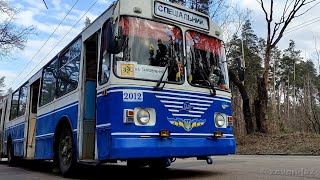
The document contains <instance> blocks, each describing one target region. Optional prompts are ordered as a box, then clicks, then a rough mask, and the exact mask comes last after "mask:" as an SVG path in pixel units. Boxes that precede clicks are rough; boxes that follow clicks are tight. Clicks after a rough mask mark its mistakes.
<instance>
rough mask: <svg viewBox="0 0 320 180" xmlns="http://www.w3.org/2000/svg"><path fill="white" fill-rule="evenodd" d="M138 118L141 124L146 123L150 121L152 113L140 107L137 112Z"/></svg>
mask: <svg viewBox="0 0 320 180" xmlns="http://www.w3.org/2000/svg"><path fill="white" fill-rule="evenodd" d="M137 120H138V122H139V123H140V124H141V125H146V124H148V122H149V121H150V113H149V112H148V111H147V110H144V109H140V110H139V111H138V114H137Z"/></svg>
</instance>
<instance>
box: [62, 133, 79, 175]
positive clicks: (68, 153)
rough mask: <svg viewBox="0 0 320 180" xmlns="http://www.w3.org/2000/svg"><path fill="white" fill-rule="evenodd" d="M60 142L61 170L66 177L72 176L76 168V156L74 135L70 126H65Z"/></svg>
mask: <svg viewBox="0 0 320 180" xmlns="http://www.w3.org/2000/svg"><path fill="white" fill-rule="evenodd" d="M58 143H59V145H58V161H59V168H60V172H61V174H62V175H63V176H64V177H70V176H72V173H73V172H74V170H75V166H76V158H75V148H74V144H73V136H72V133H71V131H70V130H69V129H68V128H63V130H62V131H61V134H60V138H59V142H58Z"/></svg>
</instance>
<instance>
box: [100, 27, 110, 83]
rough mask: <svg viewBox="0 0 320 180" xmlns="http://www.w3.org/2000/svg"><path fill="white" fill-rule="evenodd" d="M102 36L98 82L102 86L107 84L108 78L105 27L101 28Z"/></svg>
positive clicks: (108, 62) (108, 67) (108, 61)
mask: <svg viewBox="0 0 320 180" xmlns="http://www.w3.org/2000/svg"><path fill="white" fill-rule="evenodd" d="M102 32H103V33H102V36H101V56H100V66H99V67H100V69H99V72H100V73H99V82H100V84H104V83H106V82H108V80H109V77H110V69H111V67H110V65H111V63H110V57H111V56H110V54H109V53H107V49H106V47H107V46H106V43H107V39H106V37H107V34H106V32H107V31H106V25H104V26H103V29H102Z"/></svg>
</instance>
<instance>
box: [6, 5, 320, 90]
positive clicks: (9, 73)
mask: <svg viewBox="0 0 320 180" xmlns="http://www.w3.org/2000/svg"><path fill="white" fill-rule="evenodd" d="M76 1H77V0H65V1H62V0H46V3H47V6H48V9H47V8H46V7H45V5H44V3H43V1H42V0H10V3H11V4H12V5H13V6H14V7H16V8H18V9H19V10H20V13H19V14H18V16H17V17H16V22H17V24H19V25H24V26H30V25H33V26H34V27H36V30H35V33H36V35H32V36H31V37H30V40H29V41H28V43H27V46H26V48H25V50H24V51H23V52H17V53H13V59H12V60H7V61H1V62H0V77H1V76H6V81H5V83H6V85H7V86H9V85H11V87H13V89H15V88H17V86H18V85H20V84H21V83H23V82H25V81H26V80H27V78H29V77H30V76H31V75H32V74H34V73H35V72H37V71H38V70H39V69H40V68H41V67H42V66H43V65H44V64H46V63H47V62H48V61H49V60H50V59H51V58H52V57H53V56H54V55H56V54H57V53H58V52H59V51H60V50H61V49H62V48H63V47H64V46H65V45H66V44H68V43H69V42H70V41H71V40H72V39H73V38H74V37H75V36H76V35H77V34H78V33H80V31H81V30H82V28H83V27H84V20H85V19H86V17H89V18H90V19H91V20H92V21H93V20H94V19H95V18H96V17H98V16H99V15H100V14H101V13H102V12H103V11H104V10H105V9H106V8H107V7H108V6H109V5H110V4H111V2H112V1H111V0H98V1H97V3H96V4H95V5H94V6H93V7H92V9H91V10H90V11H88V12H87V13H86V11H87V10H88V9H89V8H90V6H91V5H92V4H94V3H95V1H96V0H85V1H84V0H79V1H78V3H77V4H76V5H75V7H74V8H73V10H72V11H71V12H70V14H69V15H68V16H67V18H66V19H65V21H63V23H62V24H61V25H60V27H59V28H58V29H57V31H56V32H55V33H54V35H53V36H52V37H51V38H50V39H49V41H48V42H47V43H46V44H45V46H44V47H43V48H42V49H41V50H40V51H39V53H38V54H37V55H36V53H37V51H38V50H39V49H40V48H41V46H42V45H43V44H44V42H45V41H47V39H48V38H49V36H50V35H51V33H52V32H53V31H54V29H55V28H56V27H57V26H58V24H59V23H60V22H61V20H62V19H63V18H64V17H65V15H66V14H67V13H68V11H69V10H70V9H71V7H72V6H73V5H74V4H75V2H76ZM232 1H233V2H234V3H238V4H239V5H240V6H241V7H242V8H249V9H251V10H252V11H253V13H252V21H253V29H254V31H255V32H256V34H257V35H258V36H259V37H263V38H265V37H266V28H265V27H266V23H265V17H264V14H263V12H262V10H261V7H260V5H259V4H258V3H257V1H256V0H232ZM265 1H266V2H267V1H268V0H265ZM276 1H279V2H280V3H278V4H275V20H278V18H280V14H281V8H283V4H281V3H284V2H285V0H276ZM318 12H320V6H316V7H315V8H314V9H312V10H311V11H309V12H308V13H307V14H305V15H304V16H303V17H299V18H297V19H295V20H294V21H293V22H292V24H291V26H290V27H289V28H294V27H295V26H297V25H300V24H302V23H304V22H307V21H310V20H312V19H315V18H318V19H316V20H319V22H316V23H314V24H311V25H309V26H306V27H303V28H301V29H298V30H296V31H294V32H290V33H287V34H285V37H284V38H283V39H282V41H280V43H279V47H280V48H281V49H284V48H287V47H288V43H289V40H290V39H293V40H295V41H296V45H297V48H298V49H300V50H301V51H302V52H303V54H302V55H303V56H305V55H306V56H307V58H311V57H312V56H314V52H315V40H314V39H317V40H318V42H319V43H318V47H320V35H319V33H318V32H320V15H317V14H318ZM85 13H86V14H85ZM81 17H83V18H82V19H81V20H80V18H81ZM79 20H80V22H79V23H78V24H77V25H75V23H76V22H77V21H79ZM73 26H75V27H74V28H72V27H73ZM294 29H296V28H294ZM70 30H71V31H70ZM69 31H70V33H68V32H69ZM67 33H68V34H67ZM66 34H67V35H66ZM64 36H65V37H64ZM63 37H64V38H63ZM62 38H63V39H62ZM61 39H62V40H61ZM59 41H60V43H59V44H58V42H59ZM55 46H56V47H55ZM54 47H55V48H54ZM50 51H51V52H50ZM35 55H36V56H35ZM31 59H32V61H31V63H30V64H29V65H28V66H27V67H26V65H27V64H28V63H29V61H30V60H31ZM39 63H40V64H39ZM38 64H39V66H38V67H36V66H37V65H38ZM25 67H26V68H25ZM24 68H25V70H24V71H23V73H22V74H21V75H20V76H19V77H17V75H18V74H20V72H21V71H22V70H23V69H24ZM33 69H34V70H33ZM32 70H33V71H32ZM31 71H32V72H31ZM14 80H15V81H14ZM13 81H14V82H13ZM12 82H13V83H12Z"/></svg>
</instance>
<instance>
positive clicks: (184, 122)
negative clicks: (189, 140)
mask: <svg viewBox="0 0 320 180" xmlns="http://www.w3.org/2000/svg"><path fill="white" fill-rule="evenodd" d="M167 119H168V121H169V122H170V124H172V125H175V126H178V127H182V128H183V129H184V130H186V131H191V130H192V129H193V128H195V127H200V126H203V125H204V124H205V123H206V120H205V119H198V118H196V119H181V118H167Z"/></svg>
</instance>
